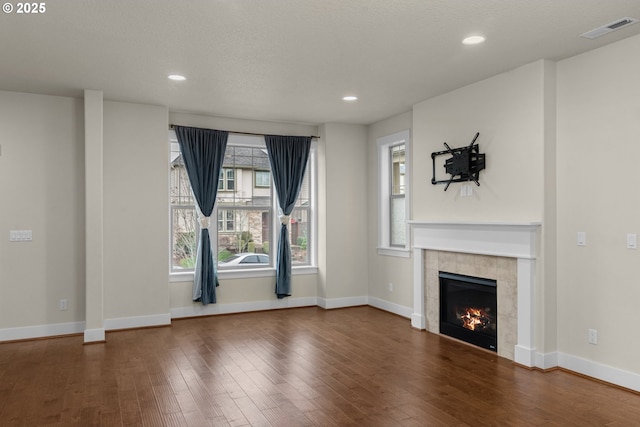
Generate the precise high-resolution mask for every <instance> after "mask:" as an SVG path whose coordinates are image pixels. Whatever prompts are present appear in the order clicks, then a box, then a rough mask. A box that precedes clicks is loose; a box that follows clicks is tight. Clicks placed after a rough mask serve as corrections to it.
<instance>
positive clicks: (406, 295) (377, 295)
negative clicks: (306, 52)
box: [367, 111, 413, 316]
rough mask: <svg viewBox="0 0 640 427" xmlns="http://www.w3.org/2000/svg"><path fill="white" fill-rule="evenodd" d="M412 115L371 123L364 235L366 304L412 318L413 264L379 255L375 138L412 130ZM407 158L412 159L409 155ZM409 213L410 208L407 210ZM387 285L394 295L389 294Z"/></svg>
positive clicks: (409, 261)
mask: <svg viewBox="0 0 640 427" xmlns="http://www.w3.org/2000/svg"><path fill="white" fill-rule="evenodd" d="M412 119H413V114H412V112H411V111H408V112H406V113H403V114H399V115H396V116H393V117H390V118H388V119H386V120H382V121H380V122H377V123H374V124H372V125H371V126H369V128H368V140H367V211H368V215H367V222H368V224H367V233H368V235H369V246H368V250H367V256H368V259H369V289H368V294H369V304H371V305H375V306H377V307H380V308H384V309H386V310H389V311H393V312H395V313H396V314H400V315H406V316H411V313H412V311H413V264H412V263H413V261H412V260H411V259H410V258H398V257H392V256H384V255H378V250H377V243H378V198H379V194H378V180H379V176H378V145H377V141H378V138H381V137H384V136H387V135H391V134H393V133H396V132H400V131H403V130H407V129H411V127H412ZM407 151H408V155H409V156H412V152H411V151H410V150H407ZM407 210H408V211H409V212H410V206H409V207H408V208H407ZM389 283H392V284H393V291H389Z"/></svg>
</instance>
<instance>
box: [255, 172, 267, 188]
mask: <svg viewBox="0 0 640 427" xmlns="http://www.w3.org/2000/svg"><path fill="white" fill-rule="evenodd" d="M255 177H256V183H255V185H256V187H268V186H269V185H271V173H270V172H269V171H256V172H255Z"/></svg>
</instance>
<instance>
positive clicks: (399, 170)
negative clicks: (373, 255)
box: [377, 130, 410, 257]
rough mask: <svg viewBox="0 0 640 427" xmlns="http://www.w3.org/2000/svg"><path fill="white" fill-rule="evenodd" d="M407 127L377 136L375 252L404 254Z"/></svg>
mask: <svg viewBox="0 0 640 427" xmlns="http://www.w3.org/2000/svg"><path fill="white" fill-rule="evenodd" d="M409 136H410V135H409V131H408V130H406V131H402V132H398V133H394V134H392V135H388V136H385V137H382V138H379V139H378V141H377V143H378V171H379V179H378V194H379V199H378V253H379V254H381V255H391V256H401V257H408V256H409V255H410V253H409V237H408V236H409V227H408V225H407V221H408V219H409V211H410V210H409V196H410V192H409V179H408V177H409V152H410V150H409V148H410V145H409V144H410V140H409Z"/></svg>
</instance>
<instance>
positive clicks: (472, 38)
mask: <svg viewBox="0 0 640 427" xmlns="http://www.w3.org/2000/svg"><path fill="white" fill-rule="evenodd" d="M484 40H485V39H484V37H482V36H469V37H467V38H465V39H464V40H462V44H469V45H471V44H480V43H483V42H484Z"/></svg>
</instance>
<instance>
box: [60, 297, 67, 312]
mask: <svg viewBox="0 0 640 427" xmlns="http://www.w3.org/2000/svg"><path fill="white" fill-rule="evenodd" d="M59 307H60V311H65V310H67V308H69V303H68V301H67V300H66V298H63V299H61V300H60V302H59Z"/></svg>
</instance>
